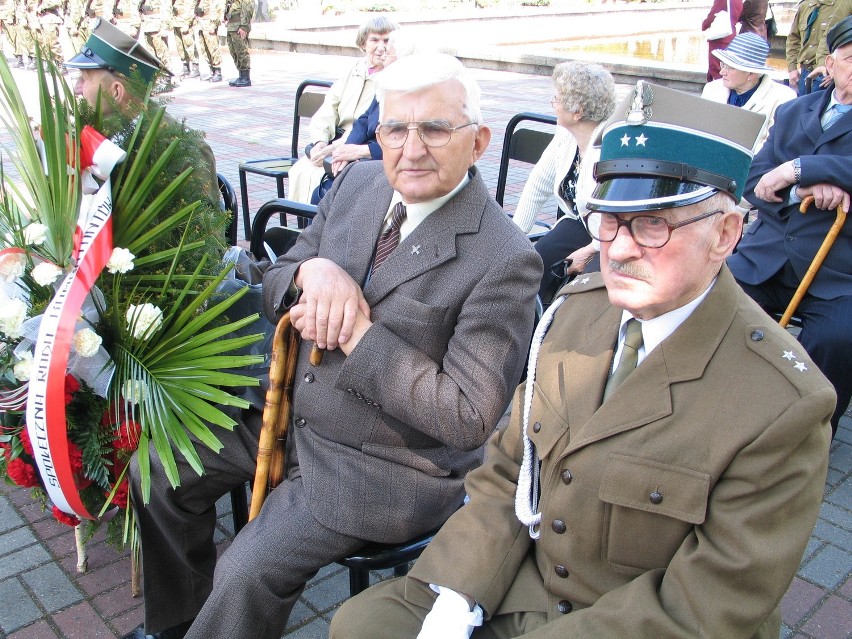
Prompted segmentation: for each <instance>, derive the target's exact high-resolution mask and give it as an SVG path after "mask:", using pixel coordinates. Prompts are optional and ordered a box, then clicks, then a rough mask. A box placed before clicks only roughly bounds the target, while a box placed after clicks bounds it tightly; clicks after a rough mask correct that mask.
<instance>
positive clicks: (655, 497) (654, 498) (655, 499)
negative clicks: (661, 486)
mask: <svg viewBox="0 0 852 639" xmlns="http://www.w3.org/2000/svg"><path fill="white" fill-rule="evenodd" d="M648 499H650V500H651V503H652V504H662V503H663V493H661V492H659V491H657V490H655V491H654V492H652V493H651V494H650V495H649V496H648Z"/></svg>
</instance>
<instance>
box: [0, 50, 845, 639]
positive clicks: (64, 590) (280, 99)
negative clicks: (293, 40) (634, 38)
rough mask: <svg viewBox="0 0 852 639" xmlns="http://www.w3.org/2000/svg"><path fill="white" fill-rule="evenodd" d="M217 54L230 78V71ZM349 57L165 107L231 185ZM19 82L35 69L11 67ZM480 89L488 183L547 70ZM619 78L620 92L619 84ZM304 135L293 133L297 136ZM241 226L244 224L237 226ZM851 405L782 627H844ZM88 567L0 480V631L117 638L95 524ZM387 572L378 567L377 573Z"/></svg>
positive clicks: (215, 87) (225, 534) (226, 527)
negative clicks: (204, 144)
mask: <svg viewBox="0 0 852 639" xmlns="http://www.w3.org/2000/svg"><path fill="white" fill-rule="evenodd" d="M224 57H225V64H224V74H225V77H226V79H228V78H230V77H234V76H235V75H236V72H235V70H234V68H233V65H232V64H231V61H230V59H229V58H228V57H227V56H224ZM352 62H353V60H352V59H351V58H344V57H340V56H324V55H318V54H304V53H298V54H295V53H282V54H266V55H260V54H257V55H253V56H252V67H253V68H252V83H253V86H252V87H251V88H248V89H235V88H231V87H229V86H228V85H227V82H223V83H221V84H209V83H204V82H200V81H198V80H189V81H186V82H184V83H182V84H181V85H180V86H179V87H178V88H177V89H176V90H175V91H174V92H173V93H172V94H171V97H170V100H171V103H170V106H169V111H170V112H171V113H172V114H173V115H175V116H178V117H184V118H186V121H187V124H188V125H189V126H192V127H194V128H198V129H201V130H204V131H206V132H207V138H208V141H209V143H210V145H211V147H212V148H213V150H214V153H215V155H216V159H217V164H218V170H219V171H220V172H221V173H222V174H223V175H225V177H226V178H228V180H230V182H231V183H232V184H233V185H234V186H235V187H238V184H239V183H238V179H237V177H238V176H237V165H238V163H239V162H240V161H242V160H246V159H249V158H260V157H270V156H276V155H283V154H286V153H288V151H287V149H289V146H290V132H291V130H292V110H293V108H292V105H293V96H294V94H295V89H296V86H297V85H298V84H299V82H300V81H301V80H303V79H305V78H308V77H310V78H320V79H331V80H333V79H335V78H336V77H337V76H338V75H340V74H341V70H342V69H345V68H346V67H347V65H349V64H351V63H352ZM15 74H16V79H17V80H18V82H19V84H20V85H21V87H22V89H23V90H24V91H26V89H27V88H28V87H29V88H31V87H32V85H33V82H32V75H27V74H26V72H23V71H21V72H18V71H16V72H15ZM475 74H476V76H477V78H478V79H479V81H480V84H481V85H482V88H483V110H484V113H485V119H486V121H487V122H488V123H489V124H490V125H491V126H492V131H493V138H492V141H491V145H490V147H489V150H488V151H487V152H486V154H485V155H484V156H483V158H482V159H481V160H480V162H479V163H478V164H479V167H480V169H481V170H482V174H483V177H484V179H485V181H486V183H487V184H488V185H489V186H490V188H491V189H492V192H493V190H494V188H495V187H496V182H497V169H498V164H499V156H500V149H501V145H502V137H503V129H504V128H505V125H506V122H507V121H508V120H509V118H510V117H511V116H512V115H514V114H515V113H518V112H520V111H535V112H539V113H550V112H551V108H550V106H549V102H550V98H551V96H552V93H553V91H552V86H551V83H550V80H549V78H547V77H543V76H530V75H521V74H517V73H509V72H498V71H483V70H477V71H475ZM626 91H627V87H626V86H619V94H620V95H623V94H624V93H626ZM3 137H4V136H3V134H2V132H0V139H2V138H3ZM305 143H306V140H304V141H303V142H302V143H301V144H300V148H301V147H303V146H304V144H305ZM524 176H525V172H524V171H523V170H522V169H517V170H515V169H513V171H512V174H511V177H510V180H509V185H508V187H507V193H506V205H507V209H509V210H511V209H512V208H513V206H514V202H516V201H517V197H518V194H519V192H520V189H521V188H522V186H523V179H524ZM249 192H250V197H249V201H250V209H251V211H256V210H257V208H258V207H259V206H260V205H261V204H262V203H263V202H265V201H266V200H268V199H270V198H272V197H275V186H274V181H272V180H270V179H268V178H267V179H263V178H259V177H257V176H249ZM240 236H241V237H242V233H241V235H240ZM850 496H852V413H850V412H847V414H846V417H844V418H843V419H842V420H841V428H840V431H839V432H838V434H837V436H836V438H835V440H834V442H833V443H832V447H831V456H830V469H829V473H828V479H827V481H826V489H825V499H824V502H823V506H822V510H821V512H820V516H819V520H818V522H817V525H816V527H815V528H814V533H813V536H812V537H811V541H810V543H809V544H808V547H807V550H806V552H805V555H804V557H803V560H802V564H801V567H800V570H799V573H798V574H797V576H796V578H795V579H794V581H793V583H792V584H791V586H790V589H789V591H788V593H787V595H786V596H785V598H784V600H783V602H782V613H783V622H784V626H783V629H782V633H781V637H782V638H784V639H787V638H797V639H804V638H811V639H841V638H844V637H852V579H850V575H852V499H850ZM218 510H219V526H218V529H217V538H216V539H217V543H218V544H219V547H220V549H222V550H224V548H226V547H227V545H228V543H229V542H230V539H231V538H232V536H233V527H232V524H231V518H230V504H229V502H228V500H227V498H224V499H223V500H222V501H221V502H220V503H219V508H218ZM88 551H89V570H88V572H87V573H85V574H79V573H77V572H76V555H75V546H74V535H73V531H72V529H70V528H68V527H67V526H64V525H62V524H59V523H58V522H56V521H55V520H54V519H53V518H52V516H51V515H50V514H49V513H45V512H42V511H41V510H40V508H39V507H38V506H37V505H36V504H34V503H33V502H32V501H31V499H30V497H29V493H28V491H26V490H24V489H19V488H16V487H10V486H7V485H0V639H6V638H8V639H55V638H57V637H65V638H68V639H101V638H115V637H121V636H122V635H124V634H125V633H126V632H128V631H130V630H131V629H132V628H133V627H135V626H136V625H137V624H139V623H140V622H141V621H142V615H143V598H142V597H139V598H133V597H131V594H130V559H129V556H128V554H127V553H126V552H125V553H120V552H117V551H116V550H115V549H113V548H112V547H111V546H108V545H107V544H106V542H105V539H104V534H103V532H100V533H98V534H96V535H95V537H94V538H93V539H92V540H91V541H90V542H89V544H88ZM385 576H386V575H382V574H374V575H373V578H374V579H380V578H383V577H385ZM347 595H348V580H347V573H346V571H345V570H344V569H343V568H341V567H339V566H336V565H332V566H328V567H326V568H325V569H323V570H322V571H320V573H319V574H318V575H317V576H316V577H315V578H314V579H313V580H312V581H311V582H310V583H309V584H308V586H307V588H306V589H305V591H304V594H303V595H302V597H301V599H300V601H299V603H298V604H297V606H296V608H295V609H294V611H293V614H292V616H291V618H290V621H289V624H288V627H287V629H286V632H285V636H286V637H288V638H292V639H313V638H317V637H326V636H327V632H328V624H329V620H330V619H331V617H332V615H333V614H334V611H335V610H336V609H337V607H338V606H339V605H340V603H341V602H342V601H344V600H345V599H346V597H347Z"/></svg>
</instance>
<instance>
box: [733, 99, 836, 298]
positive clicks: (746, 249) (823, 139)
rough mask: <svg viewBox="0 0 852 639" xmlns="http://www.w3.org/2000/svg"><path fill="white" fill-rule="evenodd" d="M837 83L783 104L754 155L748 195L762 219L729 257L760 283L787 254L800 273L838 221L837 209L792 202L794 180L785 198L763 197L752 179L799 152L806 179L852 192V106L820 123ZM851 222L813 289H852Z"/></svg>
mask: <svg viewBox="0 0 852 639" xmlns="http://www.w3.org/2000/svg"><path fill="white" fill-rule="evenodd" d="M832 91H833V89H831V90H829V89H826V90H825V91H818V92H816V93H812V94H810V95H806V96H802V97H800V98H796V99H795V100H792V101H790V102H786V103H784V104H782V105H780V106H779V107H778V110H777V111H776V112H775V125H774V126H773V127H772V128H771V129H770V131H769V137H768V138H767V140H766V143H765V144H764V145H763V148H762V149H761V150H760V152H759V153H758V154H757V155H756V156H755V158H754V161H753V162H752V165H751V170H750V171H749V176H748V180H747V181H746V188H745V193H744V194H743V197H745V199H747V200H748V201H749V202H751V203H753V204H754V205H755V206H757V208H758V219H757V220H756V221H755V222H754V224H752V225H751V226H750V227H749V229H748V231H747V232H746V234H745V236H743V239H742V241H741V242H740V244H739V246H738V247H737V252H736V253H734V254H733V255H732V256H731V257H730V258H728V266H729V267H730V268H731V271H732V272H733V274H734V277H736V278H737V279H738V280H739V281H741V282H745V283H746V284H752V285H757V284H761V283H762V282H765V281H766V280H768V279H769V278H771V277H772V276H773V275H775V273H777V272H778V271H779V270H780V269H781V268H782V267H783V266H784V265H785V264H786V262H787V261H789V262H790V264H791V265H792V267H793V269H794V270H795V272H796V275H797V276H798V278H799V280H801V279H802V278H804V276H805V273H807V270H808V266H810V264H811V261H812V260H813V258H814V256H815V255H816V253H817V251H818V250H819V247H820V245H821V244H822V241H823V238H825V235H826V233H827V232H828V229H829V227H831V224H832V223H833V222H834V218H835V214H834V212H833V211H820V210H819V209H817V208H816V207H814V206H811V207H810V209H808V211H807V213H806V214H805V215H802V214H801V213H799V205H798V204H792V205H788V204H787V203H786V202H787V198H788V196H789V193H790V188H793V187H790V188H787V189H783V190H782V191H779V192H778V195H779V196H780V197H781V198H782V200H783V201H782V202H778V203H776V202H765V201H764V200H761V199H760V198H758V197H757V196H756V195H755V194H754V187H755V186H756V185H757V183H758V181H759V180H760V178H761V177H763V175H764V174H765V173H768V172H769V171H771V170H772V169H774V168H775V167H777V166H779V165H780V164H783V163H784V162H788V161H789V160H792V159H793V158H797V157H800V158H801V161H802V182H801V184H802V186H810V185H813V184H818V183H823V182H827V183H830V184H834V185H835V186H839V187H840V188H842V189H843V190H844V191H846V192H847V193H852V162H850V160H849V158H850V156H852V111H850V112H849V113H847V114H846V115H844V116H843V117H842V118H840V119H839V120H838V121H837V122H835V123H834V125H833V126H831V127H830V128H829V129H828V130H827V131H823V130H822V127H821V126H820V116H821V115H822V113H823V111H824V110H825V106H826V105H827V104H828V100H829V99H830V98H831V93H832ZM850 255H852V225H850V224H848V223H847V224H845V225H844V226H843V228H842V229H841V231H840V235H838V237H837V239H836V240H835V242H834V246H833V247H832V249H831V251H830V252H829V253H828V256H827V257H826V259H825V261H824V262H823V264H822V267H821V268H820V270H819V271H818V272H817V275H816V277H815V278H814V281H813V282H812V283H811V286H810V288H809V289H808V293H809V294H810V295H813V296H814V297H817V298H820V299H825V300H830V299H834V298H836V297H839V296H841V295H849V294H850V292H852V263H850V259H849V256H850Z"/></svg>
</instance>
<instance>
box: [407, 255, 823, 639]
mask: <svg viewBox="0 0 852 639" xmlns="http://www.w3.org/2000/svg"><path fill="white" fill-rule="evenodd" d="M575 281H576V282H577V284H576V285H575V286H573V287H569V288H568V289H565V288H563V291H565V290H570V293H571V294H570V295H569V298H568V300H567V301H566V302H565V303H564V304H563V305H562V307H561V308H559V309H558V311H557V313H556V315H555V317H554V320H553V324H552V325H551V327H550V330H549V331H548V333H547V335H546V337H545V340H544V343H543V345H542V348H541V352H540V357H539V361H538V366H537V371H538V372H537V375H536V380H535V394H534V396H533V403H532V410H531V415H530V418H529V422H528V426H527V433H528V434H529V436H530V438H531V440H532V442H533V443H534V445H535V448H536V451H537V453H538V455H539V457H540V458H541V502H540V506H539V507H540V509H541V512H542V523H541V528H540V530H541V537H540V538H539V539H538V540H537V541H535V542H533V541H532V540H531V539H530V536H529V533H528V529H527V527H526V526H523V525H521V524H520V523H519V522H518V519H517V518H516V516H515V508H514V502H515V490H516V482H517V478H518V472H519V468H520V460H521V455H522V452H523V444H522V439H521V432H522V431H521V428H522V426H521V418H520V416H519V413H520V410H519V408H520V406H521V403H522V397H523V387H522V388H521V389H519V392H518V393H517V394H516V396H515V404H514V405H513V413H512V417H511V420H510V423H509V425H508V426H507V427H506V428H505V429H501V430H500V431H498V432H497V433H495V435H494V437H492V439H491V441H490V442H489V445H488V448H487V451H486V462H485V464H484V465H483V466H482V467H480V468H479V469H477V470H475V471H473V472H472V473H470V475H468V479H467V482H466V488H467V492H468V494H469V496H470V502H469V503H467V504H466V505H465V506H463V507H462V508H461V509H460V510H459V511H458V512H457V513H456V514H455V515H454V516H453V517H451V518H450V520H449V521H448V522H447V523H446V524H445V525H444V526H443V527H442V529H441V531H440V532H439V533H438V535H437V536H436V538H435V539H434V540H433V541H432V543H430V545H429V547H428V548H427V550H426V551H425V553H424V554H423V556H422V557H421V558H420V559H419V560H418V562H417V563H416V564H415V566H414V568H413V570H412V572H411V573H410V577H409V579H411V578H416V579H419V580H422V581H425V582H429V583H435V584H440V585H445V586H449V587H450V588H452V589H455V590H457V591H461V592H466V593H468V594H470V595H471V596H473V597H475V598H476V600H477V601H479V602H480V604H481V605H482V607H483V608H484V610H485V612H486V616H488V615H494V614H501V613H511V612H516V611H539V612H545V613H546V614H547V619H548V623H546V624H545V625H544V626H542V627H540V628H539V629H537V630H536V631H533V632H531V633H529V634H527V635H524V636H525V637H529V638H530V639H532V638H533V637H536V638H545V637H547V638H550V637H552V638H554V639H555V638H556V637H608V638H612V637H647V638H649V639H651V638H653V639H658V638H659V637H716V638H718V637H725V638H726V639H732V638H736V637H761V638H766V639H768V638H769V637H772V639H777V637H778V633H779V628H780V615H779V614H778V610H777V607H778V605H779V603H780V601H781V598H782V596H783V595H784V592H785V591H786V589H787V587H788V585H789V583H790V581H791V580H792V578H793V576H794V574H795V572H796V568H797V566H798V564H799V561H800V559H801V557H802V552H803V550H804V548H805V545H806V543H807V541H808V538H809V535H810V533H811V530H812V527H813V524H814V521H815V519H816V515H817V512H818V509H819V507H820V502H821V497H822V489H823V484H824V481H825V475H826V468H827V461H828V446H829V442H830V438H831V430H830V428H829V426H828V420H829V416H830V415H831V412H832V410H833V407H834V391H833V389H832V387H831V385H830V384H829V383H828V381H827V380H826V379H825V378H824V377H823V376H822V374H821V373H820V372H819V371H818V370H817V368H816V366H814V364H813V363H812V362H811V361H810V359H808V357H807V355H806V354H805V352H804V351H803V349H802V348H801V346H800V345H799V344H798V343H797V342H796V341H795V340H794V339H792V338H791V337H790V336H789V335H788V334H787V333H786V331H784V330H781V329H780V328H779V327H778V326H777V325H776V324H774V323H773V322H772V320H771V319H770V318H768V317H767V316H766V314H765V313H763V312H762V311H761V310H760V309H759V308H758V307H757V306H756V305H755V304H754V302H753V301H751V300H750V299H749V298H748V297H747V296H746V295H745V294H744V293H743V292H742V290H741V289H740V288H739V287H738V286H737V285H736V283H735V282H734V279H733V277H732V276H731V274H730V273H729V272H728V271H727V269H723V270H722V272H721V273H720V275H719V277H718V279H717V281H716V284H715V285H714V286H713V288H712V290H711V291H710V292H709V294H708V295H707V297H706V298H705V299H704V301H703V302H702V303H701V304H700V305H699V306H698V307H697V308H696V309H695V311H694V312H693V313H692V314H691V315H690V317H689V318H688V319H687V320H685V321H684V322H683V324H681V326H680V327H679V328H678V329H677V330H675V332H674V333H672V334H671V335H670V336H669V337H668V338H667V339H666V340H664V341H663V342H662V343H661V344H659V346H657V347H656V348H655V349H654V350H653V351H651V352H650V353H649V354H648V355H647V357H646V358H645V360H644V361H643V362H642V363H641V364H640V365H639V367H638V368H637V369H636V370H635V371H634V372H633V373H631V375H630V376H629V377H627V379H626V380H625V381H624V382H623V383H622V384H621V385H620V386H619V387H618V388H617V389H616V391H615V392H614V393H613V394H612V396H611V397H610V398H609V399H608V400H607V402H606V403H605V404H603V405H601V400H602V397H603V389H604V386H605V384H606V379H607V376H608V373H609V368H610V363H611V360H612V356H613V349H614V346H615V341H616V336H617V334H618V327H619V320H620V318H621V310H620V309H617V308H614V307H612V306H611V305H610V304H609V301H608V298H607V294H606V291H605V289H604V288H603V286H602V281H601V280H600V276H599V275H591V276H588V277H584V278H583V279H581V280H575ZM797 364H798V367H797ZM409 592H411V589H409ZM420 603H421V604H423V603H424V602H420ZM425 604H426V605H427V606H430V605H431V602H425ZM572 610H573V611H572ZM569 611H572V612H570V614H564V613H566V612H569Z"/></svg>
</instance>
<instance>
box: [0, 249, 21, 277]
mask: <svg viewBox="0 0 852 639" xmlns="http://www.w3.org/2000/svg"><path fill="white" fill-rule="evenodd" d="M26 263H27V256H26V255H24V254H23V253H6V254H5V255H0V279H2V280H4V281H6V282H14V281H15V280H16V279H18V278H19V277H21V275H23V274H24V266H26Z"/></svg>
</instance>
